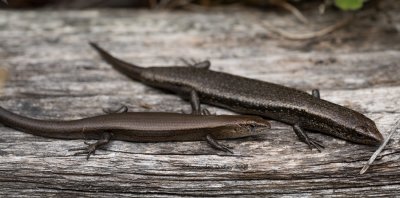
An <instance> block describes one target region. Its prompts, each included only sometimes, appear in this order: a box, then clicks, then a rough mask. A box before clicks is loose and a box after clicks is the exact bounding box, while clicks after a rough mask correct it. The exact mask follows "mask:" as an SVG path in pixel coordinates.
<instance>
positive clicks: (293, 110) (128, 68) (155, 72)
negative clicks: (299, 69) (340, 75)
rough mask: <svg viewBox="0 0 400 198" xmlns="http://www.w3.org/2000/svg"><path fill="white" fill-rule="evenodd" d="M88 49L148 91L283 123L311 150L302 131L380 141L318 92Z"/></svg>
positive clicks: (367, 124) (203, 66)
mask: <svg viewBox="0 0 400 198" xmlns="http://www.w3.org/2000/svg"><path fill="white" fill-rule="evenodd" d="M90 44H91V46H92V47H93V48H94V49H95V50H96V51H97V52H98V53H99V54H100V55H101V57H102V58H103V59H104V60H105V61H107V62H108V63H109V64H111V65H112V66H113V67H114V68H115V69H116V70H118V71H120V72H121V73H123V74H125V75H127V76H128V77H130V78H132V79H134V80H137V81H141V82H143V83H144V84H147V85H150V86H152V87H156V88H161V89H163V90H168V91H172V92H175V93H178V94H179V95H180V96H181V97H182V98H184V99H188V98H189V96H190V94H191V93H192V92H197V94H198V95H199V97H200V100H201V101H202V102H203V103H208V104H212V105H216V106H220V107H224V108H228V109H230V110H233V111H236V112H238V113H244V114H255V115H260V116H263V117H267V118H271V119H274V120H277V121H281V122H285V123H287V124H290V125H292V126H293V129H294V132H295V133H296V135H297V136H298V137H299V139H300V140H301V141H304V142H305V143H307V144H308V145H309V146H310V148H313V147H315V148H317V149H318V150H320V149H322V148H323V146H322V145H321V144H320V143H318V141H315V140H313V139H312V138H310V137H308V135H307V134H306V132H305V130H310V131H316V132H322V133H325V134H329V135H332V136H336V137H339V138H342V139H345V140H349V141H352V142H356V143H361V144H369V145H378V144H380V143H381V142H382V141H383V137H382V135H381V133H380V132H379V131H378V129H377V127H376V125H375V123H374V122H373V121H372V120H370V119H369V118H367V117H366V116H364V115H362V114H361V113H358V112H356V111H354V110H351V109H349V108H346V107H343V106H340V105H337V104H334V103H331V102H329V101H326V100H323V99H320V97H319V91H318V90H315V91H313V94H312V95H310V94H308V93H306V92H303V91H299V90H296V89H293V88H289V87H285V86H282V85H277V84H274V83H269V82H264V81H260V80H255V79H249V78H244V77H241V76H236V75H232V74H227V73H223V72H217V71H212V70H210V69H209V67H210V62H209V61H204V62H201V63H198V64H195V65H193V66H192V67H178V66H173V67H147V68H143V67H139V66H137V65H134V64H130V63H127V62H125V61H122V60H120V59H117V58H115V57H113V56H112V55H111V54H109V53H108V52H106V51H105V50H104V49H102V48H100V47H99V46H98V45H97V44H95V43H90Z"/></svg>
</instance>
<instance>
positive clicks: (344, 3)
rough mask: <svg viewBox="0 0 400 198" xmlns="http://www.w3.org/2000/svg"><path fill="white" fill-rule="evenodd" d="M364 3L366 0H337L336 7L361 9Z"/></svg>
mask: <svg viewBox="0 0 400 198" xmlns="http://www.w3.org/2000/svg"><path fill="white" fill-rule="evenodd" d="M363 3H364V0H335V5H336V7H338V8H340V9H341V10H359V9H360V8H362V6H363Z"/></svg>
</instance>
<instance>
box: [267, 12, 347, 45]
mask: <svg viewBox="0 0 400 198" xmlns="http://www.w3.org/2000/svg"><path fill="white" fill-rule="evenodd" d="M353 18H354V16H350V17H346V18H344V19H342V20H340V21H338V22H336V23H335V24H333V25H331V26H328V27H325V28H323V29H321V30H318V31H316V32H309V33H302V34H294V33H290V32H287V31H285V30H281V29H278V28H276V27H274V26H272V25H270V24H268V23H266V22H262V24H263V25H265V27H267V28H269V29H270V30H271V31H272V32H275V33H277V34H279V35H280V36H282V37H284V38H286V39H291V40H308V39H312V38H316V37H321V36H324V35H327V34H329V33H332V32H334V31H336V30H338V29H340V28H343V27H344V26H346V25H348V24H349V23H350V22H351V21H352V20H353Z"/></svg>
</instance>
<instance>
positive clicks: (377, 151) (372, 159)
mask: <svg viewBox="0 0 400 198" xmlns="http://www.w3.org/2000/svg"><path fill="white" fill-rule="evenodd" d="M399 126H400V119H399V120H397V122H396V124H395V125H394V127H393V128H391V129H390V134H389V136H388V137H387V138H386V140H385V142H383V143H382V145H381V146H379V148H378V149H377V150H376V151H375V153H374V154H372V156H371V158H370V159H369V160H368V162H367V164H366V165H365V166H364V167H363V168H362V169H361V171H360V175H362V174H364V173H365V172H366V171H367V170H368V168H369V166H370V165H371V164H372V163H373V162H374V161H375V159H376V158H377V157H378V155H379V154H380V153H381V152H382V150H383V149H384V148H385V146H386V145H387V143H388V142H389V140H390V139H391V138H392V136H393V134H394V133H395V132H396V131H397V128H398V127H399Z"/></svg>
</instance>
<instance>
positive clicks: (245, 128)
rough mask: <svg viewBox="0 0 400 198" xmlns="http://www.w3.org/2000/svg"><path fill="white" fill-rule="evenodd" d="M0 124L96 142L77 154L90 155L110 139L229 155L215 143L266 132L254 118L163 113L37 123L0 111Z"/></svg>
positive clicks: (265, 126) (263, 122) (261, 121)
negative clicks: (190, 144)
mask: <svg viewBox="0 0 400 198" xmlns="http://www.w3.org/2000/svg"><path fill="white" fill-rule="evenodd" d="M0 123H2V124H4V125H6V126H9V127H11V128H14V129H17V130H21V131H24V132H27V133H31V134H34V135H38V136H44V137H51V138H62V139H99V141H98V142H96V143H94V144H88V145H89V146H88V147H84V148H79V149H74V150H83V151H81V152H78V153H77V154H87V157H88V158H89V156H90V155H91V154H92V153H94V151H95V150H96V148H98V147H100V146H103V145H105V144H107V143H108V142H109V141H110V139H111V138H112V139H115V140H123V141H134V142H163V141H197V140H206V141H207V142H208V143H209V144H210V145H211V146H212V147H213V148H215V149H218V150H222V151H227V152H232V151H230V150H229V149H228V148H227V147H226V146H224V145H222V144H219V143H218V142H217V141H216V139H233V138H241V137H248V136H255V135H258V134H260V133H263V132H265V130H267V129H268V128H270V124H269V122H268V121H266V120H264V119H263V118H261V117H258V116H245V115H243V116H241V115H239V116H236V115H199V114H197V115H196V114H180V113H163V112H123V113H109V114H105V115H100V116H95V117H89V118H84V119H80V120H71V121H49V120H37V119H32V118H27V117H23V116H20V115H17V114H14V113H12V112H10V111H7V110H5V109H3V108H1V107H0Z"/></svg>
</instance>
